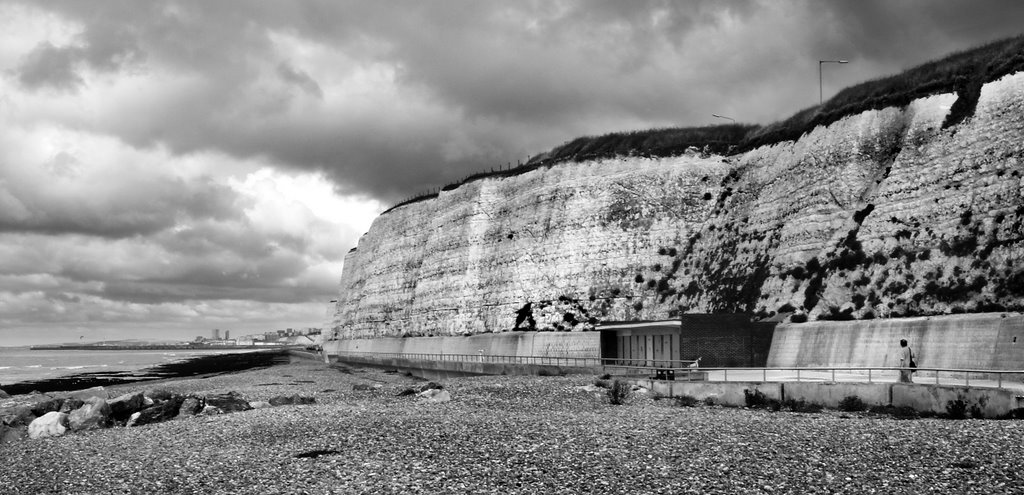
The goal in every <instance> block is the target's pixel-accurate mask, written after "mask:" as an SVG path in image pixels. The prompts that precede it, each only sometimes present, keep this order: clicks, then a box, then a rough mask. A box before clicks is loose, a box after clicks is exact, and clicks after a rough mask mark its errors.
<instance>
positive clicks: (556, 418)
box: [0, 362, 1024, 494]
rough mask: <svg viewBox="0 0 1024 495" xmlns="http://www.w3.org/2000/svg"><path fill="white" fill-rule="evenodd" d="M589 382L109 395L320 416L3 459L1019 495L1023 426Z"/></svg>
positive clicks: (47, 465) (65, 464) (117, 480)
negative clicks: (234, 403)
mask: <svg viewBox="0 0 1024 495" xmlns="http://www.w3.org/2000/svg"><path fill="white" fill-rule="evenodd" d="M594 378H595V377H593V376H582V375H580V376H568V377H536V376H531V377H510V376H491V377H474V378H452V379H449V380H445V381H444V382H443V384H444V385H445V388H446V389H448V390H449V391H450V392H451V394H452V401H451V402H447V403H430V402H427V401H425V400H423V399H417V398H415V397H412V396H405V397H399V396H397V394H398V393H399V392H400V391H402V390H403V389H405V388H407V387H414V386H416V387H418V386H419V385H420V384H422V381H417V380H415V379H413V378H410V377H406V376H403V375H399V374H388V373H384V372H381V371H375V370H368V369H354V370H352V372H351V373H344V372H341V371H339V370H338V369H335V368H331V367H327V366H325V365H323V364H320V363H313V362H305V363H293V364H289V365H282V366H275V367H272V368H266V369H262V370H253V371H248V372H242V373H235V374H231V375H222V376H217V377H212V378H206V379H185V380H169V381H164V382H161V383H157V384H154V383H148V384H144V385H142V384H136V385H125V386H118V387H112V395H113V394H118V393H123V392H125V391H134V390H140V389H152V388H165V389H169V390H173V391H177V392H200V393H208V392H227V391H231V390H236V391H239V392H241V393H242V394H243V395H244V396H245V398H246V399H248V400H250V401H254V400H266V399H268V398H270V397H273V396H276V395H290V394H294V393H299V394H303V395H314V396H315V397H316V399H317V404H315V405H307V406H280V407H274V408H268V409H259V410H253V411H246V412H240V413H234V414H226V415H221V416H206V417H194V418H188V419H182V420H176V421H171V422H167V423H161V424H156V425H149V426H144V427H138V428H113V429H108V430H99V431H93V432H86V433H78V434H69V435H66V436H64V437H60V438H51V439H40V440H29V441H25V442H21V443H17V444H10V445H0V462H2V464H3V465H2V468H0V469H2V470H0V493H19V494H21V493H26V494H27V493H96V494H101V493H102V494H107V493H204V494H214V493H252V494H266V493H502V494H506V493H509V494H511V493H543V494H549V493H851V494H861V493H882V494H898V493H943V494H946V493H979V494H981V493H984V494H989V493H1022V492H1024V479H1022V478H1024V476H1022V474H1021V468H1022V467H1024V423H1022V422H1019V421H995V420H968V421H950V420H940V419H926V420H896V419H891V418H888V417H876V416H871V415H867V414H865V415H856V414H854V415H851V414H845V413H840V412H837V411H826V412H823V413H819V414H799V413H788V412H778V413H772V412H767V411H762V410H747V409H735V408H721V407H705V406H702V407H693V408H686V407H677V406H675V405H674V403H673V401H670V400H659V401H655V400H652V399H651V398H649V397H646V396H634V397H633V398H631V399H630V400H629V401H628V402H627V404H625V405H621V406H614V405H610V404H608V402H607V400H606V398H604V397H601V396H599V395H595V394H588V393H586V392H584V391H580V390H578V388H577V387H579V386H581V385H587V384H590V383H592V382H593V380H594ZM357 384H364V385H371V386H372V385H379V386H380V388H377V389H375V390H353V386H354V385H357ZM315 451H323V452H320V454H321V455H313V456H312V457H305V458H303V457H296V456H297V455H299V454H303V453H310V452H315ZM311 455H312V454H311Z"/></svg>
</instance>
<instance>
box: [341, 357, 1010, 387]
mask: <svg viewBox="0 0 1024 495" xmlns="http://www.w3.org/2000/svg"><path fill="white" fill-rule="evenodd" d="M338 357H339V358H340V359H342V360H344V357H349V358H357V359H358V358H360V357H365V358H371V359H408V360H413V361H435V362H436V361H440V362H449V361H450V362H476V363H494V364H524V365H546V366H565V367H575V368H606V369H609V368H610V369H614V370H624V371H628V372H629V373H630V374H637V375H655V374H662V373H664V372H666V371H668V370H671V371H673V372H674V374H675V376H676V377H679V378H680V379H684V380H685V379H686V378H683V377H686V376H687V375H688V374H689V375H691V376H692V374H694V373H706V374H707V378H706V379H707V380H708V381H726V382H727V381H762V382H769V381H797V382H800V381H830V382H848V383H864V382H866V383H875V382H891V381H896V380H898V376H899V372H900V371H905V370H907V369H909V368H899V367H892V366H820V367H781V368H727V367H701V366H697V362H696V361H688V360H664V359H659V360H642V359H622V358H598V357H571V356H516V355H500V354H451V353H444V352H441V353H407V352H363V351H341V352H339V353H338ZM915 371H916V373H914V374H913V375H912V376H914V377H915V378H916V380H915V381H914V383H934V384H935V385H959V384H961V383H962V384H963V385H965V386H971V384H972V383H973V384H974V386H978V387H995V388H1018V389H1022V390H1024V370H982V369H959V368H915ZM837 373H838V374H837ZM926 375H927V376H926ZM972 375H973V377H974V378H973V379H972Z"/></svg>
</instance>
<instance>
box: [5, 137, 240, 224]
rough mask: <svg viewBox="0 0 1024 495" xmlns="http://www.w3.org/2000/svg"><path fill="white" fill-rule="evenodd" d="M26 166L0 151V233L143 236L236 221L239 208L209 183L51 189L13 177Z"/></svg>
mask: <svg viewBox="0 0 1024 495" xmlns="http://www.w3.org/2000/svg"><path fill="white" fill-rule="evenodd" d="M27 166H28V164H19V163H14V161H13V160H12V159H10V158H7V157H4V156H3V152H2V151H0V205H2V206H3V208H0V232H13V233H41V234H85V235H92V236H98V237H105V238H112V239H117V238H129V237H134V236H148V235H153V234H156V233H158V232H161V231H164V230H166V229H169V228H172V227H174V226H175V225H177V224H179V223H180V222H183V221H192V220H195V219H221V220H225V219H238V218H239V211H238V208H239V207H240V206H242V204H241V203H240V202H239V200H238V198H237V197H236V194H235V193H234V191H232V190H231V189H230V188H228V187H225V186H223V185H219V184H216V183H213V182H212V181H211V180H209V179H197V180H192V181H187V182H186V181H184V180H182V179H179V178H171V177H159V176H147V177H132V178H131V179H130V180H129V181H126V182H116V181H111V180H107V181H101V180H99V179H97V180H96V182H92V181H90V180H89V179H87V178H86V179H82V178H78V179H76V188H75V189H73V190H69V189H68V188H61V187H59V186H56V185H55V183H56V182H57V181H55V180H53V178H52V177H49V176H46V175H41V176H30V177H25V176H23V175H18V174H14V173H13V171H14V170H15V169H16V168H17V167H27ZM59 166H60V165H59V162H58V167H59ZM58 170H59V168H58ZM126 175H129V177H130V174H126ZM78 181H80V182H78ZM77 186H80V188H79V187H77ZM48 187H51V188H53V189H48Z"/></svg>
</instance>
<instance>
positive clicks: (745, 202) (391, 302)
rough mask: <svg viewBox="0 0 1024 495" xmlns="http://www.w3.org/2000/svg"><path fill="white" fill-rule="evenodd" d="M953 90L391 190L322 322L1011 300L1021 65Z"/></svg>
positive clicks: (557, 321) (1021, 190)
mask: <svg viewBox="0 0 1024 495" xmlns="http://www.w3.org/2000/svg"><path fill="white" fill-rule="evenodd" d="M955 100H956V95H955V94H942V95H935V96H931V97H927V98H922V99H919V100H916V101H914V102H912V103H911V104H910V105H908V106H906V107H903V108H885V109H881V110H874V111H868V112H863V113H861V114H857V115H852V116H849V117H846V118H843V119H841V120H839V121H837V122H835V123H833V124H831V125H829V126H827V127H818V128H816V129H814V130H813V131H812V132H809V133H807V134H805V135H804V136H802V137H801V138H800V139H799V140H797V141H795V142H784V143H779V144H775V145H772V146H765V147H761V148H757V149H754V150H751V151H749V152H747V153H744V154H742V155H738V156H733V157H729V158H723V157H718V156H706V157H700V156H697V155H690V156H682V157H676V158H668V159H646V158H634V157H628V158H627V157H624V158H621V159H614V160H601V161H592V162H583V163H560V164H557V165H554V166H552V167H550V168H542V169H539V170H534V171H531V172H527V173H524V174H521V175H518V176H513V177H507V178H490V179H482V180H478V181H475V182H471V183H468V184H465V185H462V186H461V187H459V188H457V189H455V190H453V191H446V192H442V193H441V194H440V196H439V197H438V198H436V199H432V200H427V201H423V202H420V203H414V204H410V205H407V206H403V207H400V208H397V209H396V210H394V211H391V212H388V213H386V214H384V215H382V216H381V217H380V218H378V219H377V220H376V221H375V223H374V225H373V227H372V228H371V229H370V231H369V232H368V233H367V234H366V235H365V236H364V237H363V239H362V240H361V241H360V243H359V246H358V250H356V251H354V252H353V253H350V255H349V256H347V257H346V260H345V269H344V273H343V276H342V281H341V288H340V292H339V302H338V305H337V312H336V315H335V319H334V322H333V326H334V327H335V329H337V330H338V331H339V335H340V336H342V337H346V338H356V337H371V336H382V335H402V334H411V335H450V334H462V333H480V332H487V331H504V330H510V329H512V328H513V327H514V326H515V325H516V321H517V311H519V312H520V315H523V316H531V317H532V319H533V322H534V327H535V328H538V329H559V330H580V329H587V328H589V324H590V323H591V322H593V321H598V320H605V321H607V320H628V319H653V318H663V317H669V316H673V315H674V314H676V313H678V312H747V313H751V314H758V315H760V316H768V315H773V314H775V313H776V312H787V313H788V312H793V311H795V312H796V313H797V315H798V316H799V317H801V318H802V317H808V318H810V319H816V318H829V319H868V318H886V317H898V316H911V315H924V314H945V313H957V312H980V311H1001V310H1024V234H1022V232H1024V228H1022V222H1024V161H1022V160H1024V73H1018V74H1013V75H1010V76H1006V77H1003V78H1002V79H999V80H997V81H993V82H990V83H988V84H986V85H985V86H984V87H983V88H982V93H981V98H980V100H979V102H978V105H977V108H976V110H975V113H974V115H973V116H972V117H970V118H968V119H967V120H966V121H964V122H962V123H960V124H958V125H955V126H953V127H950V128H947V129H942V122H943V119H944V118H945V116H946V114H947V113H948V110H949V107H950V105H952V103H953V102H954V101H955ZM527 303H531V305H530V306H529V307H528V308H526V309H527V310H528V311H521V310H523V309H524V305H526V304H527ZM529 323H530V321H529V319H524V321H523V322H522V325H523V326H527V325H529Z"/></svg>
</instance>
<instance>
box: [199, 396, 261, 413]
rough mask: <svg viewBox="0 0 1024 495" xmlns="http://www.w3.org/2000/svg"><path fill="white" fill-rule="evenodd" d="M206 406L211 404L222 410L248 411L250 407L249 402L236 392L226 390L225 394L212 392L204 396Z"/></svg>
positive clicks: (228, 411) (227, 411)
mask: <svg viewBox="0 0 1024 495" xmlns="http://www.w3.org/2000/svg"><path fill="white" fill-rule="evenodd" d="M206 405H207V407H209V406H213V407H216V408H217V409H220V410H221V411H223V412H226V413H230V412H238V411H248V410H249V409H252V406H250V405H249V402H248V401H246V400H245V399H243V398H242V396H241V395H240V394H239V393H238V392H228V393H226V394H214V395H207V396H206Z"/></svg>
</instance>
